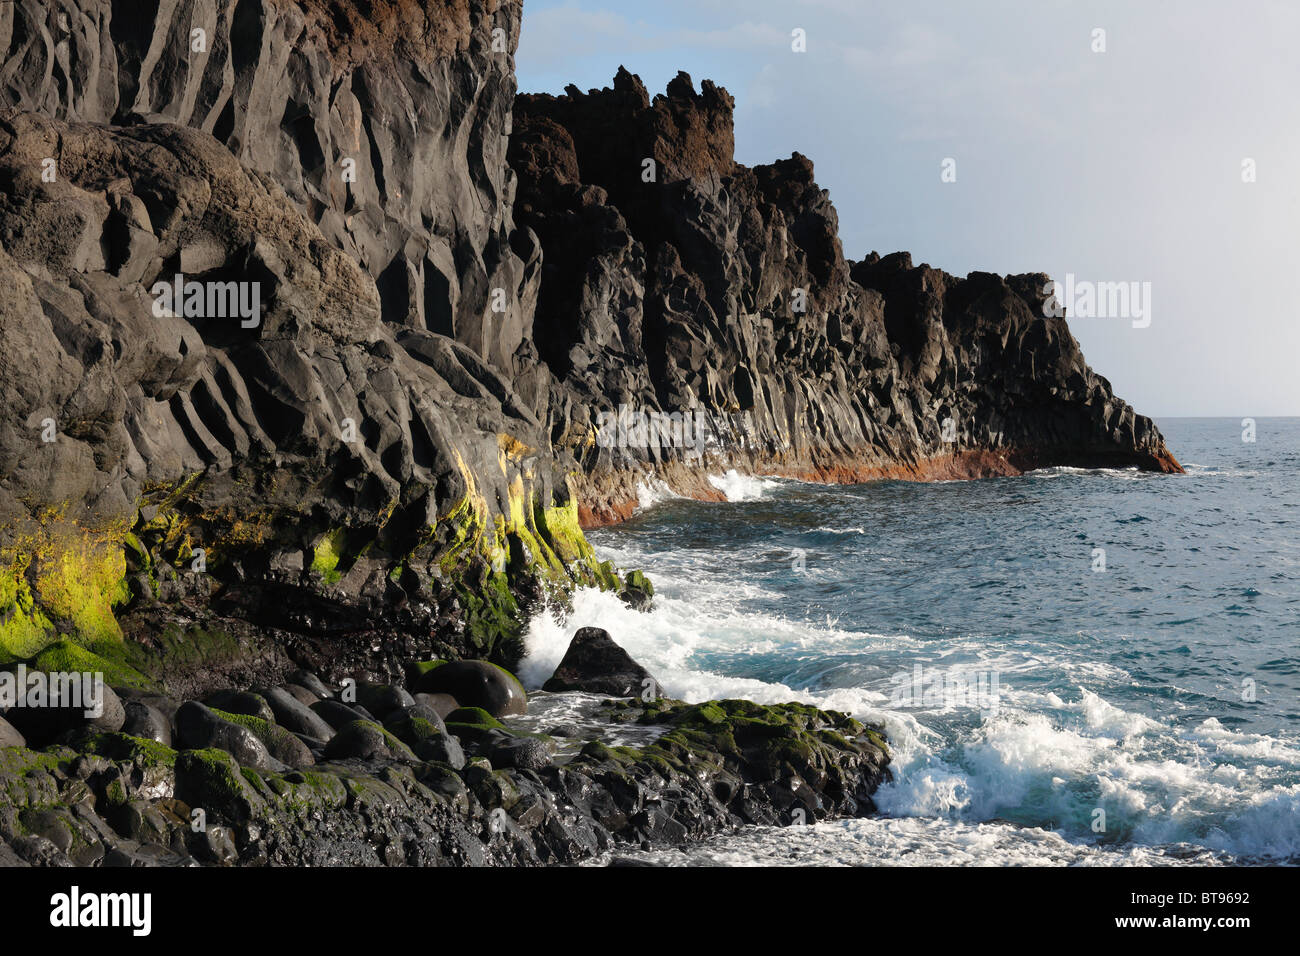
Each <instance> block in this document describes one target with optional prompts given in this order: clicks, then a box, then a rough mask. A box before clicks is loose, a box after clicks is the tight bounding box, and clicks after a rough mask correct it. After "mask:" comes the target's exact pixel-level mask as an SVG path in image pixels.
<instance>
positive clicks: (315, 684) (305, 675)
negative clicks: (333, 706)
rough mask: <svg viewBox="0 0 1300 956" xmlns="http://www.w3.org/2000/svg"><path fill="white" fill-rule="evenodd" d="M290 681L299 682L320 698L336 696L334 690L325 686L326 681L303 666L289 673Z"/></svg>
mask: <svg viewBox="0 0 1300 956" xmlns="http://www.w3.org/2000/svg"><path fill="white" fill-rule="evenodd" d="M289 682H290V683H292V684H297V685H298V686H299V687H305V688H306V689H307V690H309V691H311V692H312V693H313V694H315V695H316V697H317V698H318V699H320V700H329V699H330V698H332V697H333V696H334V692H333V691H332V690H330V689H329V688H328V687H326V686H325V683H324V681H322V680H321V679H320V678H319V677H317V676H316V675H315V674H313V673H311V672H310V671H305V670H303V669H302V668H298V670H296V671H294V672H293V673H291V674H290V675H289Z"/></svg>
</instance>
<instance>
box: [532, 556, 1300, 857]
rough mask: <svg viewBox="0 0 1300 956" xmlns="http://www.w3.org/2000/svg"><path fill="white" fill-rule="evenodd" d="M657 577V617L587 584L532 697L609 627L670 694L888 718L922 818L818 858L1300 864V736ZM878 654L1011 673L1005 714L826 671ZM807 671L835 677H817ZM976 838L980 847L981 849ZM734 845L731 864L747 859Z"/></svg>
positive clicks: (1122, 679) (913, 815)
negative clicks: (1050, 680)
mask: <svg viewBox="0 0 1300 956" xmlns="http://www.w3.org/2000/svg"><path fill="white" fill-rule="evenodd" d="M602 556H605V557H613V558H615V559H616V560H619V561H620V562H621V563H631V564H641V563H643V562H641V561H638V560H637V557H638V556H637V555H636V552H634V551H632V550H630V549H624V550H622V551H617V552H613V553H610V552H609V551H608V550H602ZM651 574H652V577H653V578H654V579H655V581H656V586H657V589H658V590H657V596H656V599H655V607H654V608H653V610H651V611H650V612H648V613H642V612H638V611H634V610H632V609H630V608H628V607H627V606H626V605H624V604H623V603H622V602H620V601H619V600H618V599H617V598H616V597H615V596H613V595H611V594H609V593H603V592H599V591H595V590H592V589H584V590H580V591H579V592H577V594H576V595H575V596H574V600H573V607H572V610H571V611H568V612H567V613H563V614H562V613H560V612H556V611H548V612H545V613H542V614H539V615H538V616H537V617H535V618H534V619H533V620H532V622H531V624H530V627H529V630H528V634H527V638H526V641H527V656H526V658H525V660H524V662H523V664H522V666H521V668H520V677H521V678H522V679H523V681H524V682H525V684H526V685H528V686H529V687H534V688H535V687H537V686H539V685H540V684H541V683H543V682H544V681H545V680H546V678H547V677H549V676H550V674H551V672H552V671H553V670H554V668H555V666H556V664H558V663H559V660H560V658H561V657H562V656H563V655H564V652H565V650H566V649H567V647H568V643H569V640H570V639H571V638H572V636H573V634H574V632H575V631H576V630H577V629H578V628H579V627H584V626H599V627H603V628H605V629H607V630H608V631H610V633H611V634H613V635H614V637H615V639H616V640H617V641H618V642H619V643H620V644H621V645H623V647H625V648H626V649H627V651H628V652H629V653H630V654H631V655H632V657H633V658H635V659H636V660H638V661H640V662H641V663H642V664H643V665H644V666H645V667H646V668H647V669H648V670H649V671H650V672H651V673H653V674H654V675H655V676H656V677H657V678H658V679H659V681H660V682H661V684H662V686H663V687H664V690H665V692H666V693H667V694H668V695H669V696H672V697H676V698H680V699H684V700H688V701H701V700H708V699H712V698H723V697H747V698H750V699H753V700H756V701H759V702H761V703H780V702H785V701H790V700H799V701H804V702H807V703H812V704H815V705H817V706H821V707H825V708H830V709H834V710H841V711H847V712H849V713H852V714H854V715H855V716H857V717H859V718H860V719H863V720H866V721H870V722H873V723H879V724H883V725H884V727H885V731H886V734H887V735H888V738H889V740H890V745H891V751H892V757H893V764H892V769H893V772H894V781H893V782H892V783H890V784H887V785H885V786H884V787H882V788H881V789H880V790H879V791H878V793H877V794H876V802H877V804H878V806H879V807H880V809H881V811H882V812H883V813H885V814H887V815H888V816H891V817H898V818H906V819H907V820H910V821H912V822H911V823H909V824H908V826H906V827H903V826H900V821H897V820H896V821H873V822H871V823H869V824H864V826H866V827H867V829H866V830H863V831H861V832H858V831H850V835H851V836H852V839H850V840H849V842H848V843H845V842H844V840H845V839H848V838H846V837H845V836H844V834H843V832H841V831H838V830H835V829H834V828H829V827H816V828H809V831H808V833H807V834H801V837H800V838H802V839H818V840H820V839H822V837H823V836H824V837H825V839H826V840H828V841H830V842H829V843H828V844H827V846H825V847H824V848H821V849H817V850H809V853H810V854H812V857H817V856H819V855H823V856H826V857H827V859H828V860H839V856H841V855H842V856H843V857H844V858H843V860H841V862H868V861H872V860H874V861H875V862H887V861H886V860H885V859H883V857H885V856H888V855H889V854H890V853H896V852H898V851H899V848H900V846H903V845H908V844H909V841H911V842H912V843H915V842H918V841H923V840H931V841H937V843H932V845H931V846H930V849H929V850H928V851H926V853H929V854H931V856H929V857H928V858H930V859H934V860H936V861H937V860H939V859H950V860H954V861H955V862H958V863H961V862H973V861H975V860H976V859H985V858H987V859H988V861H990V862H992V861H996V860H1002V861H1005V862H1014V861H1017V860H1020V861H1023V862H1029V861H1037V862H1045V863H1055V862H1061V863H1079V862H1102V863H1108V862H1124V863H1128V864H1133V863H1134V862H1137V861H1138V860H1139V859H1141V860H1142V861H1143V862H1150V863H1158V862H1175V861H1184V859H1183V858H1184V857H1186V856H1187V854H1188V853H1191V854H1193V855H1196V854H1197V853H1201V854H1202V855H1203V854H1205V853H1208V852H1210V851H1213V852H1214V853H1217V854H1220V856H1222V855H1223V854H1228V855H1231V856H1233V857H1238V858H1241V859H1248V860H1258V859H1290V858H1294V857H1297V856H1300V785H1296V784H1291V783H1289V782H1288V781H1290V780H1294V779H1295V775H1294V770H1295V769H1296V768H1297V767H1300V742H1297V741H1293V740H1289V739H1285V738H1280V737H1273V736H1265V735H1257V734H1248V733H1241V732H1237V731H1233V730H1231V729H1229V728H1226V727H1224V726H1222V725H1221V724H1220V723H1219V722H1218V721H1216V720H1213V719H1209V720H1204V721H1202V722H1200V723H1199V724H1196V725H1194V726H1182V725H1178V724H1175V723H1172V722H1171V721H1169V720H1155V719H1153V718H1151V717H1149V716H1146V715H1144V714H1139V713H1135V712H1131V711H1126V710H1124V709H1123V708H1121V707H1118V706H1116V705H1115V704H1114V703H1112V702H1110V701H1108V700H1106V699H1105V698H1104V697H1103V696H1102V695H1101V694H1099V693H1095V692H1093V691H1090V690H1086V689H1084V688H1083V687H1076V689H1075V690H1074V691H1070V690H1068V689H1066V688H1059V689H1056V690H1041V689H1032V688H1028V687H1022V686H1019V685H1020V679H1021V677H1022V676H1023V678H1024V679H1025V680H1028V679H1030V678H1031V677H1032V676H1033V675H1034V674H1036V673H1038V672H1041V670H1042V669H1043V668H1044V667H1045V666H1047V665H1049V664H1051V665H1053V666H1055V667H1058V668H1060V667H1062V666H1064V665H1063V663H1062V662H1060V661H1047V660H1045V659H1044V657H1043V654H1044V651H1043V648H1042V647H1041V646H1040V645H1036V644H1034V643H1033V642H1032V641H1031V640H1029V639H1026V640H1024V641H1023V642H1010V643H1005V642H1004V643H1002V644H1000V645H996V646H993V645H990V644H988V643H987V642H985V641H982V640H981V639H980V638H979V637H978V636H973V637H970V638H958V637H955V638H953V639H952V640H951V641H948V642H942V643H940V644H939V645H936V644H935V643H934V642H925V643H918V642H917V641H915V640H914V639H912V638H911V637H909V636H907V635H883V634H868V633H864V632H860V631H851V630H842V629H839V628H837V627H834V626H827V625H825V624H824V623H822V622H821V621H820V620H818V619H817V618H816V617H812V616H809V618H808V619H807V620H799V619H798V618H794V617H792V618H785V617H781V616H779V615H775V614H769V613H762V612H755V611H753V610H750V609H749V605H750V604H751V603H752V602H755V601H757V600H758V599H760V598H768V599H770V598H771V597H772V595H771V594H769V593H767V592H766V591H765V590H764V588H763V587H762V585H761V584H760V583H755V582H754V581H752V580H751V581H745V582H740V581H738V580H736V579H735V578H730V579H725V580H724V579H722V578H721V577H720V576H717V575H712V576H711V575H709V574H708V573H706V572H705V571H704V569H703V568H701V570H700V573H698V574H697V573H690V574H688V575H686V576H684V577H682V578H680V579H675V578H674V577H673V576H671V575H663V574H661V575H656V574H654V572H653V569H651ZM864 652H875V653H878V654H879V655H880V656H881V657H882V660H883V659H889V660H894V661H897V660H899V659H906V660H913V659H916V658H917V657H918V656H919V655H922V654H924V655H926V659H927V661H928V662H929V665H928V666H935V667H952V668H958V667H965V668H971V669H978V670H996V671H998V672H999V673H1000V675H1001V682H1002V684H1001V706H1000V708H999V711H998V712H997V713H995V714H982V715H981V714H979V713H977V712H974V711H972V710H970V709H969V708H967V709H961V708H953V707H947V708H938V707H936V708H932V709H929V710H926V709H920V710H911V709H906V710H900V709H899V708H897V707H895V706H893V705H891V703H890V697H889V693H888V692H889V689H890V688H889V685H888V676H889V674H890V673H895V672H897V670H898V668H897V666H894V665H888V666H886V665H884V664H882V666H881V667H880V668H878V669H877V670H878V671H879V672H878V673H869V674H867V676H865V677H864V678H863V679H862V680H861V681H860V682H858V684H857V685H856V686H838V687H831V686H820V687H819V686H818V684H819V682H820V678H819V676H818V675H820V674H823V673H826V672H827V671H828V670H830V669H832V668H834V667H836V666H837V665H836V661H837V660H841V659H843V660H847V661H850V662H853V661H858V660H860V659H861V658H862V656H863V654H864ZM720 654H721V655H722V656H723V658H724V659H725V658H726V657H728V656H731V657H736V656H741V657H743V656H746V655H751V656H755V657H763V658H765V659H771V658H778V659H780V660H782V661H785V662H786V665H785V666H787V667H788V668H790V671H789V675H790V676H787V677H785V678H782V679H769V680H762V679H758V678H754V677H738V676H732V675H730V674H726V673H721V672H719V668H718V667H717V666H716V665H710V664H707V663H703V662H702V661H701V658H706V659H707V658H712V659H713V660H717V659H718V657H719V655H720ZM801 660H804V661H808V660H812V661H816V662H818V663H819V664H820V665H822V666H821V667H819V668H815V669H813V670H812V671H799V666H800V665H799V662H800V661H801ZM1074 663H1076V664H1080V667H1079V668H1074V667H1072V666H1065V672H1066V673H1067V674H1072V673H1076V671H1077V676H1078V678H1079V679H1080V682H1082V681H1083V680H1084V679H1087V682H1088V683H1089V684H1093V685H1094V686H1104V685H1105V684H1106V683H1112V684H1123V683H1128V682H1130V680H1131V679H1130V678H1128V677H1127V675H1126V674H1124V672H1123V671H1122V670H1121V669H1119V668H1118V667H1116V666H1115V665H1113V664H1107V665H1104V666H1092V667H1085V666H1083V664H1081V663H1080V662H1077V661H1076V662H1074ZM1083 663H1086V662H1083ZM857 666H860V665H857ZM796 672H798V673H799V675H800V676H798V677H797V678H796V677H795V676H794V675H795V674H796ZM786 680H790V681H791V683H786V682H785V681H786ZM1097 809H1102V810H1104V811H1105V813H1106V817H1107V827H1108V831H1107V832H1110V833H1124V834H1125V835H1126V839H1125V840H1124V841H1123V846H1124V849H1120V850H1117V849H1115V848H1113V847H1111V848H1105V847H1094V846H1092V844H1094V843H1097V842H1098V840H1097V837H1096V836H1095V834H1093V832H1092V831H1091V827H1090V824H1091V822H1092V820H1093V819H1094V813H1095V811H1096V810H1097ZM1006 819H1011V820H1013V821H1019V822H1022V823H1030V824H1032V823H1034V822H1035V821H1043V820H1052V821H1058V822H1055V823H1054V824H1053V825H1054V827H1056V828H1058V829H1059V832H1058V833H1056V834H1048V833H1046V832H1045V831H1033V828H1032V827H1030V828H1029V829H1026V828H1025V827H1019V826H1018V827H1012V828H1010V829H1007V828H1006V827H1005V825H1004V824H1003V823H1002V822H999V821H1004V820H1006ZM873 827H874V829H873ZM936 828H937V829H936ZM988 828H991V829H988ZM781 832H782V833H784V832H785V831H781ZM864 834H866V835H865V836H864ZM789 839H790V838H789V837H777V836H770V837H764V838H762V839H759V838H754V839H753V840H750V841H749V842H745V841H744V840H742V841H741V842H740V843H737V844H736V845H735V847H734V848H733V849H734V853H735V854H738V857H737V858H739V857H745V858H747V859H749V860H750V861H751V862H755V861H758V860H764V859H769V858H770V857H771V856H772V855H773V854H775V856H776V857H779V856H780V855H781V854H783V853H786V852H787V850H788V849H789V847H790V846H793V845H794V844H791V843H789V842H788V840H789ZM764 840H768V841H769V842H770V843H771V845H770V846H768V844H767V843H764ZM782 840H786V841H787V842H785V843H782ZM772 841H774V842H772ZM954 841H955V842H954ZM1102 842H1103V843H1106V842H1107V841H1104V840H1103V841H1102ZM963 843H967V844H969V845H968V846H967V847H966V849H962V848H961V846H960V845H959V844H963ZM1186 845H1191V849H1189V848H1188V846H1186ZM783 847H784V849H783ZM854 847H856V848H857V849H854ZM1169 847H1174V848H1175V850H1173V851H1168V848H1169ZM1196 847H1200V848H1202V849H1201V850H1196ZM702 852H703V851H702ZM709 852H713V851H709ZM716 852H717V853H719V854H720V856H719V857H718V859H719V860H723V859H730V857H728V856H727V854H728V853H731V852H733V850H727V849H725V848H724V849H719V850H717V851H716ZM918 852H919V851H918ZM1170 852H1172V853H1173V856H1168V853H1170ZM855 854H856V855H855ZM945 854H946V855H945ZM922 857H925V854H922ZM810 858H811V857H810ZM701 862H707V861H706V860H704V859H701Z"/></svg>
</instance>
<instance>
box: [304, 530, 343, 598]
mask: <svg viewBox="0 0 1300 956" xmlns="http://www.w3.org/2000/svg"><path fill="white" fill-rule="evenodd" d="M346 538H347V531H346V530H345V529H343V528H335V529H334V530H332V531H329V532H326V533H325V534H324V535H322V536H321V539H320V540H319V541H318V542H316V546H315V548H314V549H313V550H312V558H311V569H312V570H313V571H315V572H316V573H317V574H319V575H320V576H321V578H322V579H323V580H324V581H325V583H326V584H329V585H334V584H338V582H339V579H340V578H342V577H343V574H342V573H341V572H340V571H339V561H340V559H341V558H342V555H343V547H344V542H345V540H346Z"/></svg>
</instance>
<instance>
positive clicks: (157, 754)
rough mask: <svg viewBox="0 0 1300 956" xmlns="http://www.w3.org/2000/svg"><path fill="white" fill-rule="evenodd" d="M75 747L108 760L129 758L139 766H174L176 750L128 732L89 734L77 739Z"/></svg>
mask: <svg viewBox="0 0 1300 956" xmlns="http://www.w3.org/2000/svg"><path fill="white" fill-rule="evenodd" d="M77 747H78V749H79V750H82V751H84V752H86V753H90V754H98V755H99V756H101V757H107V758H108V759H109V760H130V761H132V762H133V763H135V764H136V765H138V766H141V767H174V766H176V751H175V750H172V748H171V747H168V746H167V745H166V744H160V743H158V742H157V741H156V740H146V739H144V738H143V737H132V736H130V735H129V734H119V733H113V734H91V735H89V736H88V737H85V738H83V739H82V740H79V741H77Z"/></svg>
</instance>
